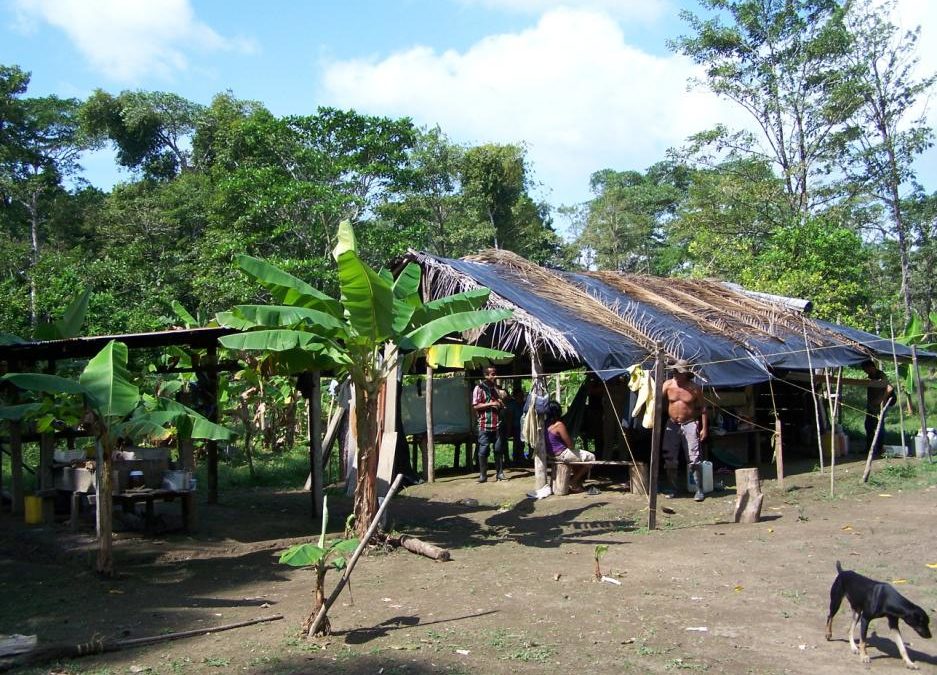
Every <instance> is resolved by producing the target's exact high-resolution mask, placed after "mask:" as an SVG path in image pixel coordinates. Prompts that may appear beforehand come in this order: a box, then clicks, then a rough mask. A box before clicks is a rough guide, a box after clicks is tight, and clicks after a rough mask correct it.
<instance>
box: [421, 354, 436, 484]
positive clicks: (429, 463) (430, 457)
mask: <svg viewBox="0 0 937 675" xmlns="http://www.w3.org/2000/svg"><path fill="white" fill-rule="evenodd" d="M433 424H434V422H433V367H432V366H431V365H429V363H427V364H426V457H425V460H424V462H423V469H424V470H425V471H426V482H428V483H435V482H436V439H435V437H434V434H433Z"/></svg>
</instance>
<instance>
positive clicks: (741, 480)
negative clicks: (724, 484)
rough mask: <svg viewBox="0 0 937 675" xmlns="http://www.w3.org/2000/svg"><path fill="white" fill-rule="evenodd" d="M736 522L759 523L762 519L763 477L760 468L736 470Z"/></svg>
mask: <svg viewBox="0 0 937 675" xmlns="http://www.w3.org/2000/svg"><path fill="white" fill-rule="evenodd" d="M735 494H736V497H735V522H737V523H757V522H758V521H759V520H761V503H762V501H764V498H765V496H764V494H762V492H761V478H760V477H759V475H758V469H757V468H755V469H736V470H735Z"/></svg>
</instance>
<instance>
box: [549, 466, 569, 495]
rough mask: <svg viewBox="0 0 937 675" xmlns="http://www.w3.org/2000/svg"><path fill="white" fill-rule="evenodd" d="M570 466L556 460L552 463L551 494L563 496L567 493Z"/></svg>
mask: <svg viewBox="0 0 937 675" xmlns="http://www.w3.org/2000/svg"><path fill="white" fill-rule="evenodd" d="M570 474H572V467H570V465H569V464H566V463H565V462H556V463H555V464H554V465H553V494H555V495H557V496H558V497H564V496H566V495H568V494H569V481H570V478H571V475H570Z"/></svg>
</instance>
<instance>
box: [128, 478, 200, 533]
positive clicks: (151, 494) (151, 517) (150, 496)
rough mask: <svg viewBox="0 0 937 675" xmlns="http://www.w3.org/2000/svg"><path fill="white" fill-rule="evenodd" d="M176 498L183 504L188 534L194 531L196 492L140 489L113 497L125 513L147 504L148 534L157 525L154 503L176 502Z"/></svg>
mask: <svg viewBox="0 0 937 675" xmlns="http://www.w3.org/2000/svg"><path fill="white" fill-rule="evenodd" d="M176 497H179V501H180V502H181V503H182V524H183V527H184V528H185V530H186V531H187V532H188V531H190V530H191V529H192V525H193V522H192V518H193V516H194V513H195V509H194V508H192V507H193V504H194V502H195V492H194V491H193V490H164V489H162V488H159V489H153V488H138V489H135V490H124V491H123V492H115V493H114V495H113V498H114V503H115V504H117V505H119V506H120V508H121V510H122V511H124V512H126V511H127V508H128V507H130V509H131V510H133V507H134V505H135V504H139V503H140V502H144V503H145V504H146V519H145V521H144V522H145V526H146V529H147V531H148V532H152V531H153V530H154V526H155V523H156V517H155V516H156V509H155V507H154V505H153V504H154V502H156V501H157V500H159V501H163V502H171V501H174V500H175V499H176Z"/></svg>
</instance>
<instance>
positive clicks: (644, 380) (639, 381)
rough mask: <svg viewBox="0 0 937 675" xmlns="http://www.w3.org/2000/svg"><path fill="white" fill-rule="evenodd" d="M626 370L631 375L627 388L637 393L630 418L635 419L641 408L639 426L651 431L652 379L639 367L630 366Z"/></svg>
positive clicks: (652, 423)
mask: <svg viewBox="0 0 937 675" xmlns="http://www.w3.org/2000/svg"><path fill="white" fill-rule="evenodd" d="M627 370H628V372H629V373H630V374H631V377H630V378H629V380H628V388H629V389H630V390H631V391H633V392H636V393H637V401H635V404H634V410H632V411H631V416H632V417H637V416H638V415H640V414H641V409H642V408H643V409H644V417H643V418H642V419H641V426H642V427H644V428H645V429H651V428H653V427H654V378H652V377H651V375H650V373H648V372H647V371H646V370H644V368H642V367H641V366H640V365H634V366H631V367H630V368H628V369H627Z"/></svg>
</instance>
